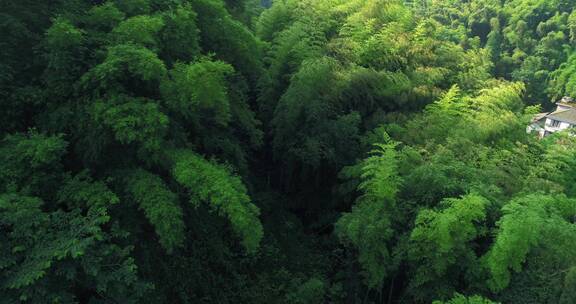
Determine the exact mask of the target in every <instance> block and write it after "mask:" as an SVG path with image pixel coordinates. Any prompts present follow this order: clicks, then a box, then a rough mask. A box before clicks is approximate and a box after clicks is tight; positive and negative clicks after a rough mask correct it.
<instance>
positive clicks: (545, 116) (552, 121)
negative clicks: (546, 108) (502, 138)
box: [526, 97, 576, 138]
mask: <svg viewBox="0 0 576 304" xmlns="http://www.w3.org/2000/svg"><path fill="white" fill-rule="evenodd" d="M556 105H557V107H556V111H554V112H551V113H540V114H537V115H536V116H534V119H532V123H531V124H530V125H529V126H528V127H527V128H526V131H527V132H528V133H532V132H538V136H539V137H540V138H542V137H544V136H547V135H550V134H552V133H554V132H558V131H562V130H566V129H568V128H572V127H573V126H575V125H576V102H574V99H572V98H570V97H564V98H562V100H560V101H559V102H557V103H556Z"/></svg>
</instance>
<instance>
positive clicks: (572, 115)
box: [547, 108, 576, 124]
mask: <svg viewBox="0 0 576 304" xmlns="http://www.w3.org/2000/svg"><path fill="white" fill-rule="evenodd" d="M547 117H548V118H550V119H554V120H558V121H562V122H567V123H570V124H576V109H574V108H570V109H567V110H560V111H556V112H552V113H550V114H549V115H548V116H547Z"/></svg>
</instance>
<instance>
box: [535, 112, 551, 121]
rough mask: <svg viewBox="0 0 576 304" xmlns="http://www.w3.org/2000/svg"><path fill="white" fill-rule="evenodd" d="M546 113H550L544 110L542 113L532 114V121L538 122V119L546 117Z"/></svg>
mask: <svg viewBox="0 0 576 304" xmlns="http://www.w3.org/2000/svg"><path fill="white" fill-rule="evenodd" d="M548 114H550V112H544V113H538V114H536V115H534V117H533V118H532V122H533V123H535V122H539V121H540V120H542V119H544V118H546V116H548Z"/></svg>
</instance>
